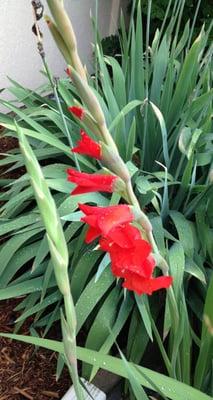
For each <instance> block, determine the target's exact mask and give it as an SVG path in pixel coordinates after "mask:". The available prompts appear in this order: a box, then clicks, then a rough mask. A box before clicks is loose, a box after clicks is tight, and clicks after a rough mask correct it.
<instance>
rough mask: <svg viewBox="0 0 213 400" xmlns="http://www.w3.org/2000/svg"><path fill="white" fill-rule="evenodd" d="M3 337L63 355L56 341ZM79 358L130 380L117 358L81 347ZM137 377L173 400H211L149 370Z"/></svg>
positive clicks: (78, 348)
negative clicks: (151, 382) (152, 383)
mask: <svg viewBox="0 0 213 400" xmlns="http://www.w3.org/2000/svg"><path fill="white" fill-rule="evenodd" d="M1 336H2V337H6V338H11V339H15V340H19V341H22V342H25V343H30V344H33V345H35V346H41V347H43V348H46V349H49V350H51V351H56V352H59V353H61V354H63V349H64V347H63V343H61V342H57V341H55V340H50V339H41V338H37V337H30V336H24V335H13V334H5V333H1ZM77 356H78V359H79V360H81V361H84V362H87V363H89V364H91V365H95V364H96V366H99V367H100V368H103V369H106V370H107V371H110V372H113V373H115V374H117V375H120V376H122V377H124V378H128V375H127V371H126V367H125V366H124V365H123V362H122V361H121V360H119V359H118V358H116V357H112V356H106V355H104V356H103V355H102V354H101V353H98V352H96V351H94V350H89V349H84V348H82V347H79V346H78V347H77ZM130 365H131V364H130ZM133 365H134V364H133ZM140 371H141V373H140ZM144 376H148V378H149V381H147V380H146V378H144ZM135 377H136V379H137V380H138V381H139V383H140V384H141V385H143V386H145V387H147V388H150V389H153V387H152V385H151V384H150V380H151V381H153V382H155V385H157V386H159V387H160V389H161V391H162V393H163V394H164V395H165V396H167V397H168V398H170V399H171V400H180V399H184V398H185V395H186V393H187V400H198V399H199V400H211V397H210V396H208V395H206V394H205V393H202V392H200V391H199V390H196V389H194V388H193V387H190V386H188V385H186V384H184V383H181V382H178V381H177V380H175V379H172V378H169V377H167V376H165V375H163V374H160V373H158V372H154V371H152V370H150V369H148V368H144V367H137V372H136V371H135Z"/></svg>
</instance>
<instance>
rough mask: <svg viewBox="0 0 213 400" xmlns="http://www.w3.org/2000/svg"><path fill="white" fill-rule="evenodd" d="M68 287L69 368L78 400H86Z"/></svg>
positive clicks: (66, 300)
mask: <svg viewBox="0 0 213 400" xmlns="http://www.w3.org/2000/svg"><path fill="white" fill-rule="evenodd" d="M67 278H68V276H67ZM68 279H69V278H68ZM68 286H69V290H68V291H67V293H66V294H64V307H65V315H66V321H67V325H68V329H69V337H70V347H71V349H72V359H71V360H70V359H69V360H68V368H69V370H70V374H71V377H72V381H73V386H74V389H75V394H76V397H77V399H78V400H84V399H85V398H84V394H83V390H82V387H81V384H80V382H79V376H78V367H77V354H76V315H75V306H74V303H73V298H72V295H71V289H70V284H69V285H68Z"/></svg>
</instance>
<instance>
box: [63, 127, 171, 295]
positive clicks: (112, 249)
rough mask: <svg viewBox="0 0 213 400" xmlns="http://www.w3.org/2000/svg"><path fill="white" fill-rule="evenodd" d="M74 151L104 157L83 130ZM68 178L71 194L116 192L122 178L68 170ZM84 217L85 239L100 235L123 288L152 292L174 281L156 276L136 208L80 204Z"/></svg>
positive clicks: (100, 242) (166, 286)
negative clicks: (138, 225)
mask: <svg viewBox="0 0 213 400" xmlns="http://www.w3.org/2000/svg"><path fill="white" fill-rule="evenodd" d="M72 151H73V152H77V153H80V154H85V155H89V156H92V157H95V158H96V159H101V157H102V149H101V145H100V144H99V143H96V142H95V141H94V140H92V139H91V138H89V136H88V135H87V134H86V133H85V132H84V131H81V140H80V141H79V142H78V143H77V146H76V147H75V148H74V149H72ZM67 173H68V180H69V181H70V182H72V183H75V184H77V187H76V188H75V189H74V190H73V191H72V192H71V193H72V194H81V193H87V192H93V191H105V192H114V191H116V187H119V185H118V183H120V182H119V181H122V180H121V179H120V178H119V177H118V176H116V175H102V174H87V173H83V172H78V171H76V170H73V169H68V170H67ZM79 209H80V210H81V211H82V212H83V214H84V216H83V217H82V218H81V220H82V221H83V222H85V223H86V224H88V226H89V228H88V231H87V234H86V238H85V242H86V243H90V242H92V241H93V240H95V239H97V238H99V245H100V248H101V249H102V250H103V251H106V252H108V253H109V255H110V260H111V271H112V273H113V275H114V276H115V277H117V278H122V279H123V280H124V281H123V287H124V288H127V289H128V290H133V291H134V292H136V293H137V294H138V295H142V294H143V293H146V294H152V293H153V292H154V291H156V290H159V289H161V288H168V287H169V286H170V285H171V284H172V277H170V276H160V277H157V278H156V277H154V275H153V273H154V269H155V267H156V261H155V258H154V256H153V255H152V247H151V245H150V244H149V243H148V242H147V241H146V240H144V239H143V238H142V235H141V231H140V230H139V229H138V228H137V227H136V226H134V225H133V222H134V220H135V215H134V207H131V206H128V205H126V204H120V205H115V206H109V207H98V206H96V207H95V206H89V205H85V204H79Z"/></svg>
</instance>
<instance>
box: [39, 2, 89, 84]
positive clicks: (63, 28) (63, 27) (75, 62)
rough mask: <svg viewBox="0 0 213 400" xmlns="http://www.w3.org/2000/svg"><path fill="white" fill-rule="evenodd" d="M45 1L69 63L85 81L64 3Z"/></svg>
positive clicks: (84, 72) (83, 70) (84, 73)
mask: <svg viewBox="0 0 213 400" xmlns="http://www.w3.org/2000/svg"><path fill="white" fill-rule="evenodd" d="M47 3H48V6H49V9H50V11H51V14H52V16H53V18H54V20H55V24H56V27H57V29H58V31H59V33H60V35H61V37H62V38H63V41H64V43H65V45H66V48H67V49H68V52H69V57H70V63H71V64H72V66H73V68H75V70H76V71H78V73H79V75H80V77H81V79H83V80H84V81H85V82H86V81H87V77H86V71H85V69H84V67H83V65H82V63H81V60H80V57H79V55H78V51H77V41H76V37H75V33H74V30H73V27H72V24H71V22H70V19H69V17H68V15H67V13H66V10H65V8H64V4H63V2H62V1H61V0H47Z"/></svg>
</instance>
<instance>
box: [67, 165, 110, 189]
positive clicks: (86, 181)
mask: <svg viewBox="0 0 213 400" xmlns="http://www.w3.org/2000/svg"><path fill="white" fill-rule="evenodd" d="M67 173H68V181H69V182H72V183H76V184H77V185H78V186H77V187H76V188H75V189H74V190H73V191H72V192H71V194H81V193H89V192H98V191H102V192H109V193H112V192H113V190H114V189H113V187H114V183H115V181H116V180H117V179H118V177H117V176H115V175H101V174H87V173H85V172H79V171H76V170H74V169H71V168H70V169H68V170H67Z"/></svg>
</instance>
